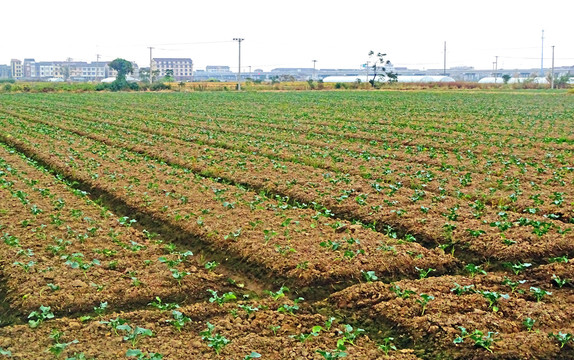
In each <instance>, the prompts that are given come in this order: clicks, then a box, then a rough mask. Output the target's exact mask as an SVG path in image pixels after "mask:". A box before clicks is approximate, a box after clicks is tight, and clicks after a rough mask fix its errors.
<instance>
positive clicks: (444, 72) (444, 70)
mask: <svg viewBox="0 0 574 360" xmlns="http://www.w3.org/2000/svg"><path fill="white" fill-rule="evenodd" d="M442 74H443V75H444V76H446V41H445V42H444V69H443V72H442Z"/></svg>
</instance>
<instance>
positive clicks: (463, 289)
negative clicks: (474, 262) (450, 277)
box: [450, 283, 476, 295]
mask: <svg viewBox="0 0 574 360" xmlns="http://www.w3.org/2000/svg"><path fill="white" fill-rule="evenodd" d="M450 291H451V292H453V293H455V294H456V295H462V294H474V293H476V290H475V289H474V285H465V286H460V285H459V284H457V283H454V288H452V289H450Z"/></svg>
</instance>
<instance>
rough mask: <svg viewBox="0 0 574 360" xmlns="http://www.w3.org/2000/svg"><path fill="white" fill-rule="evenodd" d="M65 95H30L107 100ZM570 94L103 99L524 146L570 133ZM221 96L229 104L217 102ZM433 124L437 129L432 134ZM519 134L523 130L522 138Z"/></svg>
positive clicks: (167, 112) (193, 113)
mask: <svg viewBox="0 0 574 360" xmlns="http://www.w3.org/2000/svg"><path fill="white" fill-rule="evenodd" d="M194 95H195V96H194ZM67 97H68V98H67V99H63V100H62V101H60V102H58V101H54V99H53V97H50V98H48V99H47V101H46V98H47V96H37V97H35V98H34V99H30V101H34V100H36V99H38V100H36V102H39V101H42V100H44V101H45V102H46V103H49V104H57V105H58V106H59V107H60V106H64V107H65V106H69V104H70V103H75V102H78V101H81V102H82V103H83V104H84V105H85V106H86V107H89V109H90V110H93V111H96V110H97V111H99V110H100V109H101V108H102V103H101V102H100V101H99V99H97V98H94V97H93V96H89V95H84V96H83V98H82V99H81V100H78V96H73V97H70V96H67ZM142 98H144V100H143V101H142V100H141V99H142ZM327 98H328V99H327ZM243 100H248V101H243ZM166 102H169V103H170V107H169V109H166V108H165V106H163V105H164V104H165V103H166ZM567 102H568V99H564V97H561V96H552V97H550V96H547V95H538V96H524V94H520V95H511V94H505V95H503V94H496V95H492V94H472V95H469V94H456V93H435V94H428V93H410V94H401V93H396V92H395V93H393V92H386V93H380V94H361V93H357V94H352V95H349V94H345V95H340V94H336V93H328V94H286V95H284V96H281V97H276V96H272V95H269V94H249V95H243V96H239V95H236V94H200V95H197V94H193V95H189V94H186V95H180V94H164V95H163V96H157V97H153V96H137V97H136V96H134V95H129V94H127V95H123V96H121V97H120V96H118V97H117V99H116V101H114V103H113V104H106V108H110V109H112V110H113V109H115V110H121V111H122V112H123V111H125V110H126V109H127V108H132V109H137V110H138V111H140V112H149V111H153V113H154V114H156V115H159V116H165V117H170V116H173V115H174V114H177V115H179V116H178V117H181V115H186V116H188V117H193V118H197V119H201V118H208V117H211V118H212V119H238V120H241V121H249V120H251V119H257V120H258V121H266V122H270V121H272V122H275V123H278V124H281V123H285V124H287V123H288V124H299V123H301V124H312V125H319V126H323V125H324V126H334V127H336V129H339V130H340V129H345V127H346V126H345V125H347V127H348V128H349V129H350V130H353V129H354V128H355V129H361V128H364V129H365V130H367V132H370V131H376V132H380V130H381V128H379V127H374V126H381V127H382V128H383V129H382V130H383V132H385V131H387V129H389V128H391V129H392V128H393V127H396V128H399V129H401V128H402V129H412V130H415V131H417V137H420V136H423V137H425V136H434V135H439V136H440V135H444V134H452V135H454V136H453V137H454V138H458V137H460V136H466V135H468V134H473V136H474V137H475V138H476V137H478V136H480V135H481V134H484V135H485V136H489V137H488V138H485V140H488V141H489V142H492V143H495V142H497V141H496V140H495V139H492V138H491V136H499V137H501V138H502V137H506V139H504V140H502V142H504V143H508V141H509V140H510V141H512V140H520V142H518V141H517V143H518V144H519V145H521V146H524V145H525V142H526V143H528V142H529V141H531V140H533V139H535V140H537V141H540V142H542V143H543V144H544V143H558V144H559V143H561V142H564V141H560V140H561V139H563V140H566V139H567V138H570V140H572V139H571V137H572V135H571V134H570V133H568V132H567V131H564V128H563V127H562V126H561V125H563V124H564V121H567V119H568V118H570V117H571V116H572V110H571V109H570V108H569V107H568V106H566V103H567ZM223 103H225V104H226V105H227V106H213V104H216V105H219V104H223ZM254 104H256V105H254ZM486 104H488V105H486ZM435 119H441V121H440V122H438V121H434V120H435ZM461 120H462V121H461ZM365 126H369V127H367V128H365ZM488 130H491V132H488ZM430 132H435V133H436V134H432V135H431V134H429V133H430ZM517 134H518V135H525V137H523V138H521V139H518V138H517V137H516V135H517ZM554 137H555V138H554ZM493 140H494V141H493ZM553 140H555V141H553ZM503 147H504V146H503Z"/></svg>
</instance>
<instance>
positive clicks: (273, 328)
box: [269, 325, 281, 336]
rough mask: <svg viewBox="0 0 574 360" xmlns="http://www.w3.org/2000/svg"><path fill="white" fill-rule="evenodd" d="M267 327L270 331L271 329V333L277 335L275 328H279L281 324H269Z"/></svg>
mask: <svg viewBox="0 0 574 360" xmlns="http://www.w3.org/2000/svg"><path fill="white" fill-rule="evenodd" d="M269 329H271V331H273V335H274V336H277V330H279V329H281V325H275V326H273V325H271V326H269Z"/></svg>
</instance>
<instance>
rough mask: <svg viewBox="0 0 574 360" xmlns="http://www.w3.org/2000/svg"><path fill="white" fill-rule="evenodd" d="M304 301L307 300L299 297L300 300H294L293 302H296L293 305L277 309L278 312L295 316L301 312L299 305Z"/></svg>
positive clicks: (285, 305)
mask: <svg viewBox="0 0 574 360" xmlns="http://www.w3.org/2000/svg"><path fill="white" fill-rule="evenodd" d="M303 300H305V299H303V298H302V297H299V298H297V299H295V300H293V302H294V304H293V305H289V304H283V305H281V306H279V307H278V308H277V311H278V312H280V313H285V314H290V315H295V311H297V310H299V305H298V304H299V303H300V302H301V301H303Z"/></svg>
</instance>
